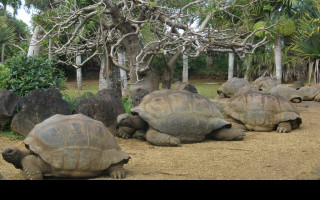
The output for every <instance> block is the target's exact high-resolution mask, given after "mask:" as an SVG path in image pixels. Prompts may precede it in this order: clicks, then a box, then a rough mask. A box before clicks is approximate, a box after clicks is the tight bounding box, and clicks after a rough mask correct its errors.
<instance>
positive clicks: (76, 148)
mask: <svg viewBox="0 0 320 200" xmlns="http://www.w3.org/2000/svg"><path fill="white" fill-rule="evenodd" d="M89 130H90V131H89ZM24 143H25V144H26V145H28V146H29V148H30V149H31V150H32V151H33V152H34V153H36V154H38V155H39V156H40V157H41V158H42V159H43V160H44V161H45V162H47V163H48V164H50V165H52V166H53V167H54V168H55V169H56V171H59V173H60V174H69V173H70V172H69V171H68V170H73V173H74V174H76V173H77V172H79V174H81V173H82V172H84V171H101V170H104V169H106V168H108V167H109V166H110V165H111V164H114V163H118V162H120V161H121V160H127V159H129V158H130V156H129V155H128V154H126V153H124V152H122V151H121V149H120V147H119V145H118V144H117V142H116V140H115V139H114V137H113V135H112V134H111V133H110V132H109V130H108V129H107V128H106V127H105V126H104V125H103V123H102V122H99V121H96V120H93V119H91V118H89V117H87V116H85V115H82V114H76V115H70V116H64V115H55V116H53V117H51V118H49V119H47V120H45V121H43V122H42V123H40V124H38V125H36V126H35V127H34V129H33V130H32V131H31V132H30V133H29V135H28V137H27V138H26V139H25V140H24Z"/></svg>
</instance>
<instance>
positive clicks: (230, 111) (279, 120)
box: [223, 91, 302, 133]
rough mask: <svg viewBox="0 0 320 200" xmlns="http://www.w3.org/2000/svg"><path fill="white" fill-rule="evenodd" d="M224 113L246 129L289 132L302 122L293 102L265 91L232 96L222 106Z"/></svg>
mask: <svg viewBox="0 0 320 200" xmlns="http://www.w3.org/2000/svg"><path fill="white" fill-rule="evenodd" d="M223 112H224V114H225V115H226V116H227V117H230V120H231V121H233V122H235V123H240V124H242V125H244V126H245V128H246V129H247V130H254V131H272V130H274V129H277V131H278V132H279V133H284V132H290V131H291V129H295V128H298V127H299V126H300V124H301V123H302V120H301V117H300V115H299V112H298V111H297V109H296V107H295V106H294V104H293V103H292V102H290V101H288V100H287V99H285V98H284V97H282V96H280V95H277V94H274V93H270V92H265V91H258V92H257V91H251V92H247V93H242V94H239V95H237V96H234V97H232V98H231V99H230V102H229V104H228V105H226V106H225V107H224V111H223Z"/></svg>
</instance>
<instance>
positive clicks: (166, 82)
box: [162, 50, 182, 89]
mask: <svg viewBox="0 0 320 200" xmlns="http://www.w3.org/2000/svg"><path fill="white" fill-rule="evenodd" d="M181 55H182V53H181V51H180V50H178V51H177V52H176V53H175V54H174V55H173V56H172V57H171V58H170V60H169V62H166V66H165V70H164V75H163V83H162V89H170V88H171V83H172V80H173V72H174V67H175V66H176V64H177V62H178V60H179V58H180V56H181ZM165 60H167V59H165Z"/></svg>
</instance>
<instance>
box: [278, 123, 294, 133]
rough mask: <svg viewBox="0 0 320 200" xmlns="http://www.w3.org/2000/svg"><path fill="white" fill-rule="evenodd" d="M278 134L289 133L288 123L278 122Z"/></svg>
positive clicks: (289, 125)
mask: <svg viewBox="0 0 320 200" xmlns="http://www.w3.org/2000/svg"><path fill="white" fill-rule="evenodd" d="M277 131H278V132H279V133H289V132H290V131H291V124H290V122H280V123H279V124H278V127H277Z"/></svg>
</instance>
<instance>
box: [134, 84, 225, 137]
mask: <svg viewBox="0 0 320 200" xmlns="http://www.w3.org/2000/svg"><path fill="white" fill-rule="evenodd" d="M131 112H132V113H133V114H135V113H138V114H139V116H140V117H141V118H142V119H143V120H145V121H146V122H148V123H149V125H150V126H151V127H153V128H154V129H156V130H158V131H160V132H163V133H166V134H169V135H172V136H175V137H179V138H199V139H197V140H201V139H203V138H204V137H205V135H207V134H208V133H210V132H212V131H213V130H215V129H219V128H221V127H224V126H228V127H231V124H230V123H229V122H227V121H225V120H224V119H223V117H222V114H221V112H220V111H219V109H218V108H217V107H216V106H215V104H214V103H213V102H211V101H209V100H208V99H206V98H205V97H203V96H201V95H199V94H196V93H191V92H188V91H184V90H167V89H162V90H157V91H154V92H152V93H150V94H148V95H147V96H145V97H144V98H143V100H142V102H141V103H140V104H139V105H138V106H136V107H134V108H132V109H131ZM190 140H192V139H190Z"/></svg>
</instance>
